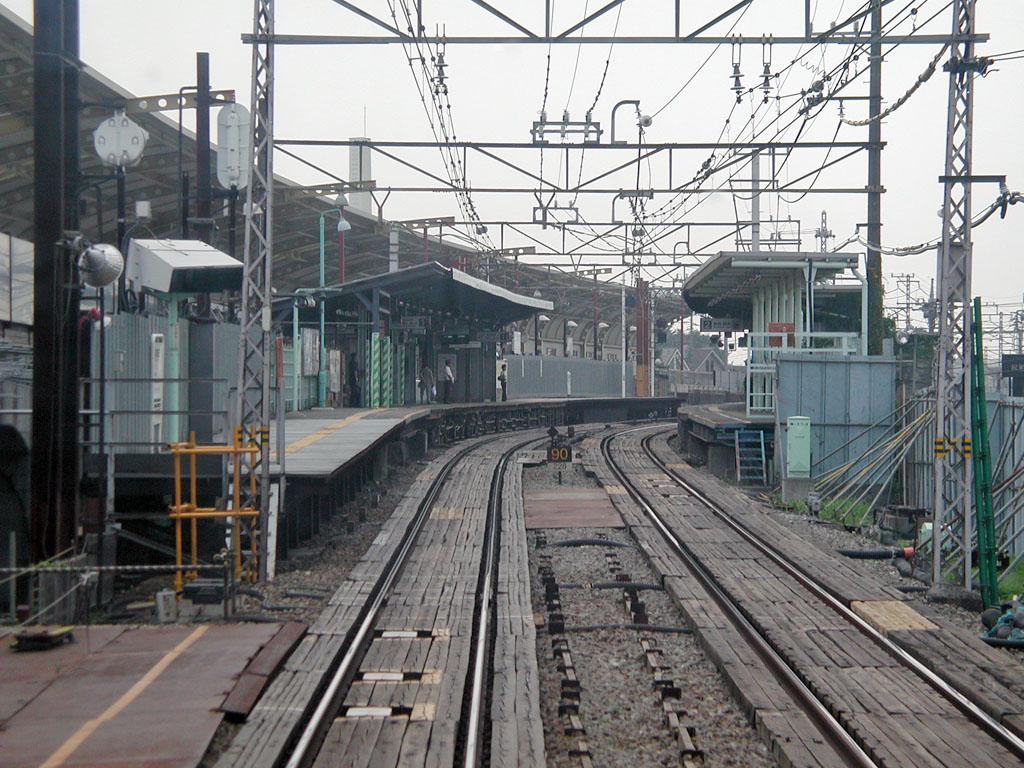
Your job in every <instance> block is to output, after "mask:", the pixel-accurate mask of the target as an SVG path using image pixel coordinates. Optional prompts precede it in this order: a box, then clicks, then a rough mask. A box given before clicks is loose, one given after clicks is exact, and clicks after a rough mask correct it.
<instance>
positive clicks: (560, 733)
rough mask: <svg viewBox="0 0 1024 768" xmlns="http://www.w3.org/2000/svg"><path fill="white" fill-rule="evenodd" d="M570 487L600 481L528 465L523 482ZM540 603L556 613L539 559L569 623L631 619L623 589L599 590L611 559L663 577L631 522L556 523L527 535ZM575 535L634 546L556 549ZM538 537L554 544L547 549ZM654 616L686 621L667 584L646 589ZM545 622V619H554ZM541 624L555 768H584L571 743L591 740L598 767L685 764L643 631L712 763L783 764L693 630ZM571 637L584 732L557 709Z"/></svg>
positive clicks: (638, 577) (634, 574) (544, 706)
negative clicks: (562, 651)
mask: <svg viewBox="0 0 1024 768" xmlns="http://www.w3.org/2000/svg"><path fill="white" fill-rule="evenodd" d="M559 471H561V473H562V475H561V484H562V485H567V486H568V485H571V486H575V487H593V486H594V485H596V481H595V480H593V479H592V478H588V477H586V476H585V475H584V474H583V472H582V471H581V469H580V467H579V465H572V468H571V469H569V468H567V467H566V466H565V465H552V464H547V465H539V466H536V467H531V466H527V467H525V468H524V474H523V486H524V488H528V489H530V488H551V487H557V485H558V474H557V473H558V472H559ZM528 538H529V542H530V570H531V583H532V590H533V605H534V610H535V611H536V612H537V613H539V614H541V615H543V616H545V617H547V608H546V603H545V600H544V591H543V589H542V587H541V581H540V575H539V572H538V564H539V562H540V558H542V557H543V556H547V557H546V558H544V562H545V563H547V564H549V566H550V567H551V569H552V571H553V572H554V574H555V578H556V581H557V582H558V583H559V584H560V585H574V584H575V585H580V586H578V587H572V586H565V587H561V588H560V589H559V595H560V600H561V606H562V613H563V614H564V617H565V624H566V627H568V628H569V629H570V630H572V628H574V627H579V626H584V625H585V626H594V625H621V624H628V623H629V622H630V616H629V613H628V609H627V606H626V602H625V597H624V593H623V590H621V589H595V588H593V587H592V585H593V584H595V583H600V582H608V581H612V580H614V578H615V573H613V572H612V570H610V568H609V564H610V563H614V564H617V565H618V566H619V567H621V571H620V573H623V574H626V575H628V576H629V577H630V579H631V580H632V581H633V582H643V583H658V581H659V579H658V577H657V575H656V574H655V573H654V572H653V571H652V570H651V569H650V568H649V566H648V565H647V563H646V561H645V560H644V557H643V555H642V553H641V552H640V550H639V549H638V548H637V547H636V545H635V542H634V540H633V539H632V537H631V536H630V534H629V532H628V531H627V530H626V529H625V528H568V529H548V530H545V531H541V532H534V531H531V532H529V533H528ZM573 539H587V540H591V539H607V540H609V541H610V542H621V543H626V544H628V545H629V546H628V547H618V546H614V545H609V546H600V545H584V546H578V547H558V546H551V544H554V543H555V542H559V541H568V540H573ZM538 542H546V545H544V546H538ZM639 595H640V599H641V600H643V601H644V603H645V605H646V608H647V612H648V616H649V620H650V623H651V624H652V625H660V626H668V627H686V623H685V620H684V618H683V616H682V615H681V614H680V612H679V611H678V610H677V609H676V608H675V606H674V605H673V604H672V602H671V600H670V599H669V597H668V596H667V595H666V594H665V592H663V591H656V590H649V589H645V590H641V591H640V593H639ZM545 627H546V624H545ZM545 627H541V628H539V629H538V633H537V655H538V662H539V665H540V678H541V713H542V717H543V719H544V737H545V747H546V751H547V760H548V765H549V766H557V767H559V768H561V767H562V766H565V767H566V768H569V767H571V768H577V766H579V765H580V764H581V763H580V759H579V757H577V756H573V755H570V750H571V749H577V748H578V747H579V744H578V742H579V741H580V740H581V739H583V740H585V741H586V743H587V746H588V748H589V750H590V753H591V757H592V761H593V765H595V766H598V767H603V768H636V767H637V766H679V765H681V761H680V757H679V748H678V745H677V744H676V742H675V738H674V735H673V734H672V733H671V732H670V730H669V728H668V726H667V724H666V722H665V716H664V710H663V708H662V701H661V696H660V694H659V693H658V692H657V691H656V689H655V687H654V674H653V671H652V670H651V669H650V667H649V666H648V664H647V661H646V658H645V655H644V651H643V648H642V647H641V645H640V641H641V639H642V638H652V639H653V640H654V642H655V643H656V644H657V647H658V648H659V649H661V651H662V663H663V664H664V665H665V666H667V667H668V668H669V669H668V671H667V674H668V675H670V676H671V677H672V680H673V682H674V684H675V685H677V686H679V687H680V688H681V689H682V697H681V699H680V700H679V701H678V703H677V706H678V708H679V709H680V710H682V713H681V714H680V721H681V722H683V723H684V724H688V725H691V726H694V728H695V736H694V742H695V745H696V746H697V747H698V748H700V749H702V750H703V751H704V765H705V766H709V767H716V766H744V767H747V766H749V767H750V768H767V767H768V766H774V765H776V763H775V761H774V760H773V759H772V758H771V757H770V755H769V752H768V749H767V748H766V747H765V745H764V744H763V743H762V742H761V740H760V739H759V738H758V737H757V735H756V733H755V732H754V730H753V729H752V728H751V727H750V724H749V723H748V722H747V720H746V718H745V716H744V715H743V713H742V711H741V710H740V708H739V706H738V705H736V704H735V703H734V702H733V701H732V699H731V697H730V695H729V693H728V690H727V688H726V685H725V681H724V680H723V679H722V677H721V676H720V675H719V674H718V672H717V670H716V669H715V668H714V666H713V665H712V664H711V662H710V661H708V659H707V657H706V656H705V655H704V653H703V651H702V650H701V649H700V648H699V647H698V645H697V643H696V640H695V639H694V638H693V636H692V635H689V634H676V633H665V632H659V633H653V632H644V631H639V630H633V629H596V630H589V631H568V632H566V633H565V634H558V635H551V634H549V633H548V631H547V629H546V628H545ZM553 637H558V638H567V639H568V643H569V651H570V653H571V655H572V660H573V664H574V666H575V670H576V674H577V676H578V678H579V680H580V687H581V696H580V705H579V716H580V719H581V721H582V723H583V726H584V728H585V731H586V732H585V735H582V736H581V735H575V734H573V735H567V734H566V733H565V725H566V724H567V722H568V719H567V717H565V716H564V715H560V714H559V711H558V707H559V702H560V700H561V681H562V679H563V675H562V673H561V672H560V671H559V670H558V668H557V666H556V660H555V658H554V656H553V653H552V638H553Z"/></svg>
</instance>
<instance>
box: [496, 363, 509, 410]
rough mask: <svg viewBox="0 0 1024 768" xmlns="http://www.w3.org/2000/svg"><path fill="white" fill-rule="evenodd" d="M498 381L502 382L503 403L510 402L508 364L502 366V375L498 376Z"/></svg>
mask: <svg viewBox="0 0 1024 768" xmlns="http://www.w3.org/2000/svg"><path fill="white" fill-rule="evenodd" d="M498 381H499V382H501V402H503V403H504V402H505V401H506V400H508V363H502V364H501V373H499V374H498Z"/></svg>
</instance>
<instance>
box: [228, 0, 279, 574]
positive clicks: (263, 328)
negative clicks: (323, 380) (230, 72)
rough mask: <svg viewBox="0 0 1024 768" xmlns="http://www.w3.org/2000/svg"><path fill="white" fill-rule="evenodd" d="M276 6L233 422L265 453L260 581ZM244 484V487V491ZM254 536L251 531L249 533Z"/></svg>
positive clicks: (249, 217) (260, 9) (259, 48)
mask: <svg viewBox="0 0 1024 768" xmlns="http://www.w3.org/2000/svg"><path fill="white" fill-rule="evenodd" d="M273 34H274V2H273V0H255V3H254V9H253V38H254V39H253V42H252V91H251V102H250V103H251V105H252V129H253V134H252V138H253V141H252V151H251V153H250V157H249V187H248V193H247V195H246V207H245V222H246V223H245V267H244V276H243V278H242V307H241V317H240V320H239V322H240V325H241V333H240V334H239V338H238V392H237V398H236V406H235V407H236V412H235V414H234V416H235V424H237V425H240V427H241V429H242V432H243V439H245V440H258V441H259V445H260V446H261V449H262V450H261V451H260V453H259V454H258V458H257V459H255V460H254V461H253V463H252V465H251V466H250V467H249V470H250V472H253V473H255V474H256V476H257V485H256V487H257V489H258V490H257V493H258V498H256V499H243V506H253V507H256V506H258V507H259V509H260V517H259V533H258V535H259V541H260V546H259V556H260V557H259V561H260V578H266V575H267V529H268V526H267V523H268V519H267V514H268V502H269V499H270V441H269V439H268V432H269V425H270V354H271V343H272V341H273V339H272V336H271V333H270V318H271V301H272V298H273V297H272V295H271V287H272V285H273V279H272V278H273V253H274V215H273V211H274V209H273V198H274V170H273V159H274V146H273V144H274V131H273V124H274V44H273V42H272V35H273ZM244 486H245V484H244V483H243V487H244ZM250 533H252V532H250Z"/></svg>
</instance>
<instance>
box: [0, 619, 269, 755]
mask: <svg viewBox="0 0 1024 768" xmlns="http://www.w3.org/2000/svg"><path fill="white" fill-rule="evenodd" d="M279 628H280V625H278V624H224V625H210V624H207V625H200V626H194V625H193V626H174V627H136V628H130V629H125V628H122V627H91V628H86V627H76V629H75V639H76V641H77V642H75V643H72V644H68V645H63V646H60V647H58V648H54V649H52V650H49V651H39V652H33V653H17V654H16V653H14V652H13V651H11V650H10V649H8V648H6V647H4V648H3V649H2V650H0V680H2V681H3V683H2V684H0V685H2V687H0V691H2V693H0V702H2V703H0V711H2V712H3V718H4V719H3V721H2V726H3V738H2V740H0V765H3V766H4V768H29V766H42V765H46V766H48V767H49V768H58V767H59V766H74V767H75V768H85V767H86V766H111V765H132V766H140V767H143V768H158V767H159V768H177V767H178V766H181V768H193V767H194V766H195V765H197V764H198V762H199V760H200V758H201V757H202V755H203V753H204V752H205V751H206V747H207V745H208V744H209V742H210V738H211V737H212V736H213V733H214V731H215V730H216V728H217V726H218V724H219V723H220V721H221V718H222V714H221V713H220V712H219V711H218V708H219V707H220V705H221V703H222V702H223V700H224V697H225V695H226V694H227V693H228V692H229V691H230V690H231V689H232V688H233V687H234V685H235V679H236V677H237V676H238V674H239V673H240V672H241V671H242V669H243V668H244V667H245V666H246V664H248V663H249V660H250V659H251V658H252V657H253V656H254V655H255V654H256V652H257V651H258V650H259V648H260V647H261V646H263V645H265V644H266V643H267V642H268V641H269V640H270V639H271V638H272V637H273V635H274V634H275V633H276V632H277V631H278V629H279ZM10 684H13V686H12V685H10ZM12 693H13V695H14V696H17V697H18V699H17V700H16V701H15V702H9V701H8V698H9V697H10V696H11V695H12Z"/></svg>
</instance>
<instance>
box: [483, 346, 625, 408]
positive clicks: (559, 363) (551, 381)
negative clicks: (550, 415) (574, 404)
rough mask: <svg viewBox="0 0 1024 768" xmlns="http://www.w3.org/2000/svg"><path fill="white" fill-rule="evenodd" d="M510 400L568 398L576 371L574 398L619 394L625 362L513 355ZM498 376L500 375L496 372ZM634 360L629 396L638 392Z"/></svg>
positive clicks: (506, 359)
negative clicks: (570, 377) (636, 390)
mask: <svg viewBox="0 0 1024 768" xmlns="http://www.w3.org/2000/svg"><path fill="white" fill-rule="evenodd" d="M505 362H506V363H508V399H509V400H515V399H518V398H524V397H565V396H566V395H567V394H568V376H567V375H566V374H567V373H571V374H572V395H573V397H602V396H607V397H618V396H619V394H620V393H621V391H622V390H621V386H622V384H621V378H622V364H621V363H619V362H611V361H603V360H585V359H582V358H578V357H555V356H552V355H526V356H521V355H509V356H508V357H506V358H505ZM495 377H497V374H495ZM635 382H636V372H635V365H634V363H633V362H627V363H626V396H627V397H632V396H633V395H634V393H635Z"/></svg>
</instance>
